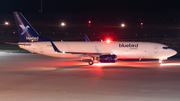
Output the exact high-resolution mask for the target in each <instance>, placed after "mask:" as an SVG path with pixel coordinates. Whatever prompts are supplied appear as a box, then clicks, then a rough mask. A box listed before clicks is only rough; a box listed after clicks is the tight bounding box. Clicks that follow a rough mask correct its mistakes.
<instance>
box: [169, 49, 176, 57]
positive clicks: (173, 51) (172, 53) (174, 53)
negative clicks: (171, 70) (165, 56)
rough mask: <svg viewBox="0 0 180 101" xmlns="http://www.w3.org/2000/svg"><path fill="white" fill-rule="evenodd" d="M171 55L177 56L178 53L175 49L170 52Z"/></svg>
mask: <svg viewBox="0 0 180 101" xmlns="http://www.w3.org/2000/svg"><path fill="white" fill-rule="evenodd" d="M169 53H170V54H171V55H172V56H173V55H176V54H177V51H175V50H174V49H171V50H170V51H169Z"/></svg>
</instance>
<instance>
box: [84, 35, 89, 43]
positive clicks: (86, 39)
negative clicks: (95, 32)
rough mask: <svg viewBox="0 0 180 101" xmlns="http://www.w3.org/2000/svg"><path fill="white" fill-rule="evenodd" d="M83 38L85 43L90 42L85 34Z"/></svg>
mask: <svg viewBox="0 0 180 101" xmlns="http://www.w3.org/2000/svg"><path fill="white" fill-rule="evenodd" d="M84 38H85V41H86V42H88V41H90V40H89V38H88V37H87V35H86V34H84Z"/></svg>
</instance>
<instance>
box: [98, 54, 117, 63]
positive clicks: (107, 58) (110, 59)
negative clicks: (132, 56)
mask: <svg viewBox="0 0 180 101" xmlns="http://www.w3.org/2000/svg"><path fill="white" fill-rule="evenodd" d="M99 61H100V62H103V63H114V62H116V61H117V56H116V55H101V56H100V60H99Z"/></svg>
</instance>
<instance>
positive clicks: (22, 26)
mask: <svg viewBox="0 0 180 101" xmlns="http://www.w3.org/2000/svg"><path fill="white" fill-rule="evenodd" d="M19 26H20V27H21V28H22V29H23V32H22V33H21V35H23V34H24V33H26V31H27V30H28V28H30V27H29V26H28V25H27V26H26V27H25V26H24V25H19Z"/></svg>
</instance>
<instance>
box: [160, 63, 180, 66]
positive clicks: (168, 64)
mask: <svg viewBox="0 0 180 101" xmlns="http://www.w3.org/2000/svg"><path fill="white" fill-rule="evenodd" d="M174 65H175V66H180V63H163V64H161V66H174Z"/></svg>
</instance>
